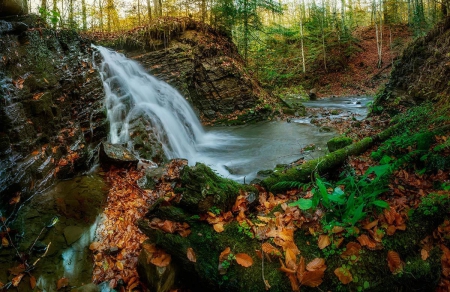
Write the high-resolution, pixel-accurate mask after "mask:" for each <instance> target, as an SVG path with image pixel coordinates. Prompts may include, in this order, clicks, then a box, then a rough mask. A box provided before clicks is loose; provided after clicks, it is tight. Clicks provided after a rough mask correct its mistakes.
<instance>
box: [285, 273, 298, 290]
mask: <svg viewBox="0 0 450 292" xmlns="http://www.w3.org/2000/svg"><path fill="white" fill-rule="evenodd" d="M287 275H288V277H289V281H290V282H291V287H292V291H294V292H299V291H300V286H299V285H298V280H297V278H296V277H295V275H294V274H287Z"/></svg>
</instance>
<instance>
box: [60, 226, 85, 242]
mask: <svg viewBox="0 0 450 292" xmlns="http://www.w3.org/2000/svg"><path fill="white" fill-rule="evenodd" d="M81 235H83V228H81V227H78V226H67V227H66V228H64V238H65V239H66V243H67V245H72V243H74V242H76V241H77V240H78V239H80V238H81Z"/></svg>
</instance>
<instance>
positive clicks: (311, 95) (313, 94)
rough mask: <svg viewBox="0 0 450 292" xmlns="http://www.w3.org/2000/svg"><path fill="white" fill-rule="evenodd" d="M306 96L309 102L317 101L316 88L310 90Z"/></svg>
mask: <svg viewBox="0 0 450 292" xmlns="http://www.w3.org/2000/svg"><path fill="white" fill-rule="evenodd" d="M308 96H309V99H310V100H317V88H313V89H311V90H310V91H309V94H308Z"/></svg>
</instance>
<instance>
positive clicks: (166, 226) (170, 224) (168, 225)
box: [159, 220, 175, 233]
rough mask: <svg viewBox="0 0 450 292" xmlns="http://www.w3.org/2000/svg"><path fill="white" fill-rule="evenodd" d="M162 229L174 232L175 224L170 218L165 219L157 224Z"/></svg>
mask: <svg viewBox="0 0 450 292" xmlns="http://www.w3.org/2000/svg"><path fill="white" fill-rule="evenodd" d="M159 228H161V230H162V231H165V232H168V233H174V232H175V224H174V222H172V221H170V220H165V221H164V222H163V224H161V226H159Z"/></svg>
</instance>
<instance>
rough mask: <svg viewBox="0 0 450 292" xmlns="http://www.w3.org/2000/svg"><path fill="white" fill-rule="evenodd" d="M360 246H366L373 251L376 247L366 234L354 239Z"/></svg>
mask: <svg viewBox="0 0 450 292" xmlns="http://www.w3.org/2000/svg"><path fill="white" fill-rule="evenodd" d="M356 239H357V240H358V242H359V243H360V244H361V246H367V247H368V248H369V249H375V248H376V247H377V243H376V242H375V241H374V240H373V239H371V238H369V237H368V236H367V235H366V234H362V235H360V236H358V237H357V238H356Z"/></svg>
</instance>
